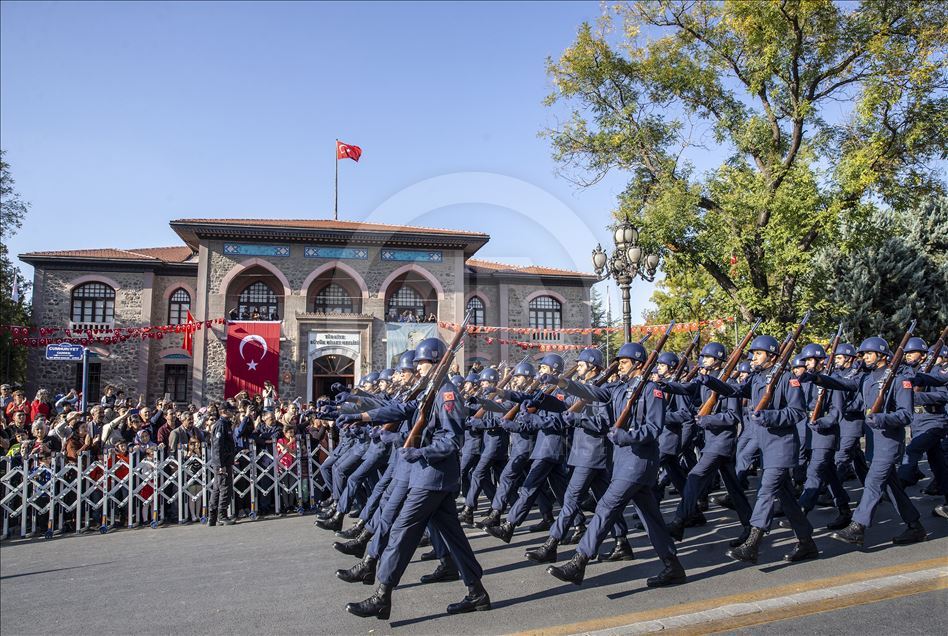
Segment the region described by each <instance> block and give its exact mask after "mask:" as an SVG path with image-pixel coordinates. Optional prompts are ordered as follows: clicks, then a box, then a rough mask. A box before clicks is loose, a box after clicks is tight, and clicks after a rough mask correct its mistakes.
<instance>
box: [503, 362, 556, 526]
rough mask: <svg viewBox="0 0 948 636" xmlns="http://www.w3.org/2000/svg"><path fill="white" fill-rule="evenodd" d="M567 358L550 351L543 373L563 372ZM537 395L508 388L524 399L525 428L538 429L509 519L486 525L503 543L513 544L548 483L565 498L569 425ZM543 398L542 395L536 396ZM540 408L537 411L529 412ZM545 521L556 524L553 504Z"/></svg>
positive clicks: (513, 397) (518, 399)
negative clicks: (529, 462)
mask: <svg viewBox="0 0 948 636" xmlns="http://www.w3.org/2000/svg"><path fill="white" fill-rule="evenodd" d="M563 366H564V361H563V358H562V356H560V355H558V354H555V353H551V354H547V355H546V356H544V357H543V358H542V359H541V360H540V365H539V367H540V369H539V370H540V374H541V375H545V376H550V377H559V375H560V374H561V373H562V372H563ZM532 397H534V396H532V395H530V394H527V393H520V392H515V391H508V392H507V398H508V399H511V400H514V401H515V402H521V403H522V407H521V409H520V417H521V421H522V426H523V430H525V431H528V432H536V436H537V438H536V443H535V444H534V447H533V452H532V453H530V460H531V464H530V468H529V470H528V471H527V476H526V478H524V480H523V485H522V486H521V487H520V495H519V497H517V500H516V501H515V502H514V504H513V506H511V508H510V512H509V513H508V514H507V520H506V521H505V522H504V523H502V524H500V525H497V526H488V527H486V528H485V530H487V532H488V534H490V535H492V536H494V537H497V538H498V539H500V540H501V541H503V542H504V543H510V539H511V537H512V536H513V533H514V530H515V529H516V528H517V526H519V525H520V524H522V523H523V522H524V520H525V519H526V518H527V515H528V514H529V512H530V509H531V508H532V507H533V504H534V502H535V501H536V499H537V497H538V496H539V495H540V493H541V492H542V489H543V488H544V486H545V485H546V484H547V482H549V485H550V487H551V488H552V490H553V493H554V494H555V495H556V497H557V498H562V496H563V493H564V492H565V490H566V485H567V483H568V481H569V476H568V475H567V473H566V468H565V466H564V465H563V460H564V459H565V458H566V451H567V446H568V445H569V441H568V439H567V437H566V435H567V427H566V422H565V421H564V419H563V413H562V411H561V410H560V411H556V410H547V409H546V408H544V406H543V405H542V404H536V403H534V402H533V401H532V400H531V398H532ZM537 397H540V396H537ZM552 397H553V398H554V399H557V400H559V401H563V400H565V399H566V395H565V394H564V393H563V392H562V391H560V390H556V391H554V392H553V394H552ZM533 407H537V409H536V412H530V411H531V410H532V409H533ZM543 522H544V525H545V526H546V527H545V528H544V529H549V528H550V527H551V526H552V525H553V511H552V506H551V509H550V510H549V511H548V512H545V513H544V514H543Z"/></svg>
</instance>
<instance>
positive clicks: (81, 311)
mask: <svg viewBox="0 0 948 636" xmlns="http://www.w3.org/2000/svg"><path fill="white" fill-rule="evenodd" d="M70 315H71V316H72V321H73V322H112V321H113V320H114V319H115V290H114V289H112V288H111V287H110V286H108V285H106V284H105V283H85V284H84V285H79V286H78V287H76V288H74V289H73V290H72V310H71V311H70Z"/></svg>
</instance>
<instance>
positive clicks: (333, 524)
mask: <svg viewBox="0 0 948 636" xmlns="http://www.w3.org/2000/svg"><path fill="white" fill-rule="evenodd" d="M343 517H345V515H344V514H343V513H341V512H337V513H336V514H334V515H333V516H331V517H329V518H328V519H317V520H316V525H317V526H319V527H320V528H322V529H323V530H332V531H333V532H335V531H336V530H341V529H342V519H343Z"/></svg>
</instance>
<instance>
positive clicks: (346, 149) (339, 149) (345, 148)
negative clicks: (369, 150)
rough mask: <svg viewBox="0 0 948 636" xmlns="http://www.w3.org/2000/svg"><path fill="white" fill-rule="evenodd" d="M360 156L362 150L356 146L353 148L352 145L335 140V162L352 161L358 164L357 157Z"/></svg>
mask: <svg viewBox="0 0 948 636" xmlns="http://www.w3.org/2000/svg"><path fill="white" fill-rule="evenodd" d="M361 156H362V148H359V147H358V146H353V145H352V144H346V143H343V142H341V141H339V140H338V139H337V140H336V161H338V160H339V159H352V160H353V161H355V162H356V163H358V162H359V157H361Z"/></svg>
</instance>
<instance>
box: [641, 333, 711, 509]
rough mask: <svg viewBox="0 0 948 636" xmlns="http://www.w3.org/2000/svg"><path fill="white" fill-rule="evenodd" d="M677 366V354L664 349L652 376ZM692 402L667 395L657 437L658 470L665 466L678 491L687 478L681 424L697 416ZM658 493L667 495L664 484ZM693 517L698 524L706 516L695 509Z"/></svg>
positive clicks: (667, 373)
mask: <svg viewBox="0 0 948 636" xmlns="http://www.w3.org/2000/svg"><path fill="white" fill-rule="evenodd" d="M676 366H678V356H677V355H675V354H674V353H673V352H671V351H663V352H662V353H661V354H659V356H658V360H657V363H656V365H655V371H656V376H657V377H656V378H653V379H654V380H656V381H658V382H661V381H662V380H666V379H670V377H671V372H672V370H673V369H674V368H675V367H676ZM686 398H687V399H686ZM691 406H692V405H691V396H684V395H675V394H670V395H666V396H665V426H664V427H663V428H662V432H661V435H659V438H658V452H659V460H658V465H659V470H662V469H664V471H665V474H666V475H667V476H668V480H669V481H670V482H671V483H672V485H673V486H674V487H675V490H677V491H678V492H679V493H683V492H685V479H686V478H687V475H686V473H685V471H684V470H683V469H682V460H681V453H682V450H683V442H682V428H683V426H685V424H690V423H691V422H692V421H693V420H694V413H693V412H692V410H691ZM689 428H690V427H689ZM655 496H656V499H658V501H659V503H661V501H662V499H664V496H665V487H664V486H659V485H656V488H655ZM692 519H694V520H695V525H703V524H704V516H703V515H702V514H701V512H700V511H695V514H694V516H693V517H692ZM689 521H690V520H689Z"/></svg>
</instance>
